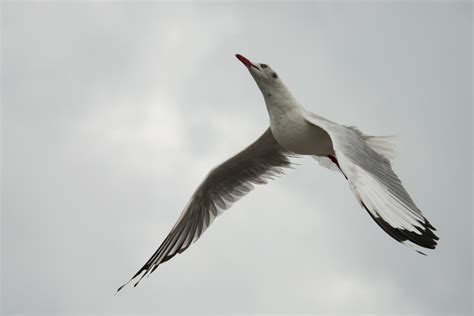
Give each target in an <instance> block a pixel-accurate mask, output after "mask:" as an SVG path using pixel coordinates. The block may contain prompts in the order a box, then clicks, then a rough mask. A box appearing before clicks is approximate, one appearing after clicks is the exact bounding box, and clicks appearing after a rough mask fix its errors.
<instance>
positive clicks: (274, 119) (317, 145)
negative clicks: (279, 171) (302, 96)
mask: <svg viewBox="0 0 474 316" xmlns="http://www.w3.org/2000/svg"><path fill="white" fill-rule="evenodd" d="M272 112H273V111H272ZM275 112H276V113H273V114H270V127H271V130H272V133H273V136H274V137H275V139H276V140H277V142H278V143H279V144H280V145H282V146H283V147H285V148H286V149H287V150H290V151H292V152H294V153H296V154H300V155H317V156H327V155H333V154H334V150H333V147H332V142H331V138H330V137H329V135H328V133H326V131H324V130H323V129H321V128H319V127H317V126H314V125H313V124H311V123H309V122H307V121H306V119H305V118H304V116H303V112H302V108H298V107H295V108H294V109H291V110H289V111H285V112H280V111H275Z"/></svg>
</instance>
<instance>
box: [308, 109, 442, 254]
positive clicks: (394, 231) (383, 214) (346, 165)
mask: <svg viewBox="0 0 474 316" xmlns="http://www.w3.org/2000/svg"><path fill="white" fill-rule="evenodd" d="M306 120H307V121H308V122H310V123H312V124H314V125H316V126H318V127H320V128H323V129H324V130H325V131H326V132H327V133H328V134H329V136H330V137H331V140H332V143H333V147H334V152H335V154H336V157H335V158H336V159H337V160H336V163H337V164H338V167H339V168H340V170H341V172H342V173H343V174H344V176H345V177H346V178H347V180H348V181H349V185H350V187H351V190H352V191H353V193H354V194H355V196H356V198H357V200H358V201H359V202H360V204H361V205H362V207H364V208H365V209H366V210H367V212H368V213H369V215H370V216H371V217H372V218H373V219H374V221H375V222H376V223H377V224H378V225H379V226H380V227H381V228H382V229H383V230H384V231H385V232H387V233H388V234H389V235H390V236H391V237H393V238H394V239H396V240H397V241H399V242H401V243H403V244H406V245H408V246H410V247H412V248H414V249H415V250H417V246H420V247H424V248H429V249H434V248H435V247H436V245H437V240H439V238H438V237H437V236H436V235H435V234H434V232H433V231H435V230H436V229H435V228H434V227H433V226H432V225H431V224H430V223H429V222H428V220H427V219H426V218H425V217H424V216H423V214H422V213H421V211H420V210H419V209H418V207H417V206H416V205H415V203H414V202H413V200H412V199H411V197H410V195H409V194H408V192H407V191H406V190H405V188H404V187H403V186H402V183H401V181H400V179H399V178H398V176H397V175H396V174H395V172H394V171H393V169H392V166H391V163H390V159H392V158H393V151H391V150H390V148H389V146H387V144H388V139H384V138H377V137H373V136H366V135H364V134H362V133H361V132H360V131H359V130H358V129H356V128H354V127H348V126H342V125H339V124H336V123H334V122H331V121H329V120H327V119H325V118H323V117H320V116H318V115H316V114H313V113H309V112H308V113H306ZM415 245H417V246H415ZM417 251H418V250H417ZM418 252H420V251H418Z"/></svg>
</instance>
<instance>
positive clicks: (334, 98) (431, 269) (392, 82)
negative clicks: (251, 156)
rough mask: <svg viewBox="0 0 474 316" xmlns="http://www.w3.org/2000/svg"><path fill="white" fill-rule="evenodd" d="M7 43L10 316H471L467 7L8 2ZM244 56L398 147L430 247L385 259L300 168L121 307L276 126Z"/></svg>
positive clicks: (337, 181)
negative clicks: (229, 164) (229, 167)
mask: <svg viewBox="0 0 474 316" xmlns="http://www.w3.org/2000/svg"><path fill="white" fill-rule="evenodd" d="M1 30H2V31H1V33H2V62H1V63H2V71H1V75H2V77H1V78H2V83H1V89H2V90H1V95H2V112H3V113H2V157H1V158H2V256H1V258H2V281H1V283H2V302H1V306H2V312H3V313H4V314H5V315H9V314H15V313H22V314H28V315H34V314H44V315H72V314H74V315H81V314H88V315H100V314H109V315H117V314H119V313H123V314H145V313H148V314H149V313H187V314H196V313H204V314H208V313H224V312H225V313H231V312H232V313H239V314H240V313H242V314H243V313H264V312H265V313H272V312H284V313H292V312H308V313H310V312H312V313H324V314H327V313H343V314H355V313H374V314H382V313H387V314H398V313H416V314H427V315H433V314H435V313H440V314H470V313H471V312H472V303H471V297H472V294H473V291H472V265H473V261H472V248H473V244H472V209H473V208H472V206H473V205H472V174H473V170H472V159H473V157H472V144H473V139H472V120H473V116H472V69H473V68H472V67H473V64H472V59H471V57H472V53H473V52H472V39H473V37H472V3H470V2H444V3H441V2H439V3H435V2H427V1H413V2H398V3H396V2H360V3H356V2H350V3H349V2H340V3H335V2H314V3H311V2H302V3H291V4H289V3H270V2H266V3H263V2H261V3H232V4H227V5H218V4H211V3H207V4H192V3H179V4H176V3H175V4H171V3H164V2H129V3H122V4H119V3H111V2H102V3H99V2H85V1H84V2H74V3H72V2H71V3H64V2H63V3H59V2H36V3H28V2H13V1H11V2H2V19H1ZM235 53H242V54H243V55H245V56H248V57H249V58H250V59H252V60H255V61H257V62H265V63H268V64H270V65H271V66H272V68H274V69H275V70H276V71H277V72H278V74H279V76H280V77H281V78H282V80H284V81H285V82H286V84H287V85H288V87H289V88H290V89H291V90H292V92H293V94H294V95H295V96H296V97H297V99H298V100H299V101H300V102H301V103H302V104H303V106H305V107H306V108H307V109H308V110H311V111H313V112H315V113H318V114H320V115H323V116H326V117H327V118H329V119H331V120H334V121H336V122H339V123H341V124H347V125H356V126H358V127H359V128H360V129H362V130H363V131H364V132H366V133H368V134H375V135H384V134H398V135H399V139H400V146H399V157H398V158H397V160H396V162H395V165H394V167H395V170H396V171H397V173H398V174H399V176H400V178H401V179H402V181H403V183H404V184H405V187H406V188H407V190H408V191H409V192H410V193H411V195H412V196H413V198H414V200H415V201H416V202H417V204H418V206H419V207H420V208H421V209H422V210H423V212H424V214H425V215H426V217H427V218H428V219H429V220H430V221H431V223H432V224H433V225H434V226H435V227H436V228H438V234H439V236H440V238H441V240H440V244H439V248H438V249H436V250H435V251H433V252H430V253H429V255H428V256H426V257H424V256H421V255H419V254H417V253H415V252H414V251H412V250H410V249H409V248H407V247H404V246H402V245H400V244H398V243H396V242H395V241H394V240H392V239H391V238H390V237H389V236H387V235H386V234H385V233H384V232H383V231H382V230H381V229H380V228H379V227H377V225H376V224H375V223H374V222H373V221H372V219H370V217H369V216H368V215H367V213H366V211H364V210H363V209H361V208H360V206H359V205H358V203H357V201H356V200H355V198H354V197H353V195H352V193H351V191H350V189H349V187H348V185H347V183H346V181H345V179H344V177H342V176H341V175H340V174H337V173H334V172H331V171H329V170H327V169H323V168H321V167H320V166H319V165H318V164H317V163H316V162H315V161H314V160H312V159H310V158H302V159H299V160H298V161H297V162H298V163H299V164H300V166H299V167H298V168H297V169H295V170H292V171H290V172H288V174H287V175H286V176H285V177H283V178H281V179H278V180H277V181H274V182H271V183H270V184H268V185H266V186H259V187H258V188H257V189H256V190H254V191H253V192H252V193H251V194H249V195H248V196H246V197H245V198H244V199H243V200H241V201H240V202H239V203H237V204H236V205H234V206H233V207H232V208H231V209H230V210H229V211H227V212H226V213H225V214H224V215H222V216H221V217H219V218H218V219H217V220H216V221H215V222H214V224H213V225H212V227H211V228H210V229H209V230H208V231H206V233H205V234H204V235H203V236H202V237H201V239H200V240H199V241H198V242H197V243H195V244H194V245H193V246H192V247H190V248H189V250H188V251H186V252H185V253H183V254H181V255H179V256H177V257H175V258H174V259H173V260H172V261H170V262H168V263H166V264H163V265H161V266H160V267H159V269H157V270H156V271H155V273H154V274H153V275H152V276H151V277H150V278H149V279H146V280H145V281H144V282H142V283H141V284H140V286H139V287H137V288H127V289H125V290H124V291H123V292H120V293H119V295H115V296H114V295H113V294H114V293H115V290H116V288H117V287H118V286H119V285H121V284H122V283H123V282H124V281H126V280H127V279H128V278H129V277H130V276H131V275H132V274H133V273H135V272H136V271H137V269H138V268H140V267H141V265H143V263H144V262H145V261H146V260H147V259H148V258H149V256H150V255H151V254H152V253H153V252H154V251H155V250H156V248H157V247H158V246H159V244H160V242H161V241H162V240H163V239H164V238H165V236H166V234H167V233H168V231H169V229H170V228H171V227H172V225H173V224H174V222H175V220H176V219H177V218H178V215H179V213H180V212H181V210H182V208H183V207H184V205H185V204H186V202H187V200H188V198H189V197H190V196H191V194H192V192H193V191H194V189H195V188H196V186H197V185H198V184H199V183H200V181H201V180H202V179H203V177H204V176H205V175H206V174H207V172H208V171H209V169H210V168H212V167H213V166H215V165H216V164H218V163H220V162H221V161H223V160H224V159H227V158H228V157H230V156H231V155H233V154H235V153H237V152H238V151H239V150H241V149H243V148H244V147H245V146H246V145H248V144H249V143H250V142H252V141H254V140H255V139H256V138H257V137H258V136H259V135H260V134H261V133H262V132H263V131H264V130H265V129H266V128H267V126H268V123H269V119H268V114H267V112H266V108H265V106H264V103H263V98H262V96H261V94H260V92H259V91H258V89H257V86H256V85H255V83H254V82H253V80H252V78H251V77H250V75H249V74H248V72H247V71H246V70H245V68H244V67H243V66H242V64H241V63H240V62H239V61H238V60H236V59H235V57H234V54H235Z"/></svg>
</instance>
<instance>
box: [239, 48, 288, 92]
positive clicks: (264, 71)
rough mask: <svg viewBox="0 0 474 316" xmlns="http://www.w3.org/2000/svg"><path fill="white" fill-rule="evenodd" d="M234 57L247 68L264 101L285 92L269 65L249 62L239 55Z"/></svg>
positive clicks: (283, 86)
mask: <svg viewBox="0 0 474 316" xmlns="http://www.w3.org/2000/svg"><path fill="white" fill-rule="evenodd" d="M235 57H237V59H238V60H240V61H241V62H242V64H244V65H245V67H247V69H248V70H249V72H250V74H251V75H252V77H253V79H254V80H255V82H256V83H257V86H258V87H259V88H260V91H262V93H263V96H264V97H265V99H267V98H269V97H272V96H276V95H278V94H280V93H281V92H286V91H287V89H286V87H285V85H284V84H283V82H282V81H281V80H280V78H279V77H278V75H277V73H276V72H275V71H274V70H273V69H272V68H271V67H270V66H269V65H267V64H260V63H254V62H251V61H250V60H249V59H248V58H246V57H244V56H242V55H240V54H236V55H235Z"/></svg>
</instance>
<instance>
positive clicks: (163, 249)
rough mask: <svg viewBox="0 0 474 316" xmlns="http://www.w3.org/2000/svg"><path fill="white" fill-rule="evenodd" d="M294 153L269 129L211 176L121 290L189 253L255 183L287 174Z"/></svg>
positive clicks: (211, 173)
mask: <svg viewBox="0 0 474 316" xmlns="http://www.w3.org/2000/svg"><path fill="white" fill-rule="evenodd" d="M291 156H292V154H291V153H290V152H288V151H286V150H285V149H284V148H283V147H281V146H280V145H279V144H278V143H277V142H276V140H275V138H274V137H273V135H272V132H271V130H270V128H268V129H267V130H266V131H265V132H264V133H263V135H262V136H260V138H258V139H257V140H256V141H255V142H254V143H253V144H251V145H250V146H249V147H247V148H246V149H244V150H243V151H241V152H240V153H238V154H237V155H235V156H234V157H232V158H230V159H228V160H227V161H225V162H224V163H222V164H221V165H219V166H217V167H216V168H214V169H213V170H211V172H210V173H209V174H208V175H207V177H206V178H205V180H204V181H203V182H202V183H201V185H200V186H199V187H198V189H197V190H196V191H195V192H194V194H193V195H192V197H191V199H190V201H189V202H188V204H187V205H186V206H185V208H184V210H183V212H182V213H181V215H180V217H179V219H178V221H177V222H176V224H175V225H174V227H173V228H172V229H171V231H170V233H169V234H168V236H167V237H166V238H165V240H164V241H163V242H162V244H161V245H160V246H159V247H158V249H157V250H156V251H155V253H154V254H153V255H152V256H151V258H150V259H149V260H148V261H147V262H146V263H145V264H144V265H143V267H142V268H141V269H140V270H138V272H137V273H136V274H135V275H134V276H133V277H132V278H131V279H130V280H129V281H128V282H127V283H125V284H124V285H122V286H121V287H120V288H119V289H118V290H117V291H120V290H121V289H122V288H123V287H124V286H125V285H127V284H128V283H129V282H131V281H132V280H133V279H135V278H137V277H138V276H140V275H141V276H140V278H139V280H138V282H136V283H135V286H136V285H138V283H139V282H140V281H141V279H142V278H143V277H144V276H145V275H150V274H151V273H152V272H153V271H155V269H156V268H157V267H158V266H159V265H160V264H161V263H163V262H166V261H168V260H170V259H171V258H173V257H174V256H175V255H176V254H178V253H181V252H183V251H184V250H186V249H187V248H188V247H189V246H190V245H191V243H193V242H194V241H196V240H197V239H198V238H199V237H200V236H201V235H202V234H203V233H204V231H205V230H206V229H207V228H208V227H209V226H210V225H211V224H212V222H213V221H214V219H215V218H216V217H217V216H219V215H220V214H221V213H222V212H223V211H224V210H226V209H228V208H229V207H231V205H232V204H233V203H235V202H237V201H238V200H239V199H240V198H241V197H243V196H244V195H246V194H247V193H249V192H250V191H251V190H252V189H253V187H254V184H265V183H267V180H268V179H273V178H274V177H275V176H280V175H282V174H283V172H284V169H283V168H288V167H291V162H290V160H289V159H290V157H291Z"/></svg>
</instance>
